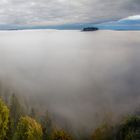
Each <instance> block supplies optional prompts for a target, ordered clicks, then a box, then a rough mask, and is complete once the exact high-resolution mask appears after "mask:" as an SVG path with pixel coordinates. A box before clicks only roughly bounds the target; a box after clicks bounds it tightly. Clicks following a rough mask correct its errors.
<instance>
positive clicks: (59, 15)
mask: <svg viewBox="0 0 140 140" xmlns="http://www.w3.org/2000/svg"><path fill="white" fill-rule="evenodd" d="M139 8H140V2H139V1H138V0H123V1H122V0H117V1H112V0H80V1H79V0H70V1H69V0H38V1H37V0H29V1H26V0H2V1H1V3H0V24H18V25H50V24H64V23H78V22H95V21H99V20H105V19H108V18H111V19H112V18H123V17H125V16H130V15H134V14H139Z"/></svg>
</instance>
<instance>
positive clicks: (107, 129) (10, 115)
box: [0, 94, 140, 140]
mask: <svg viewBox="0 0 140 140" xmlns="http://www.w3.org/2000/svg"><path fill="white" fill-rule="evenodd" d="M92 123H94V122H92ZM76 139H79V140H139V139H140V115H139V111H136V112H135V113H133V114H127V115H126V116H123V117H122V118H121V119H120V120H119V121H118V122H117V123H112V122H111V120H110V121H109V120H108V121H104V122H103V123H102V124H100V125H99V126H97V127H96V128H95V129H94V130H93V131H92V132H91V134H90V135H84V134H81V136H79V137H77V136H75V135H74V134H72V133H71V132H69V131H68V130H64V129H63V128H61V127H60V126H58V125H57V124H55V122H53V119H51V117H50V115H49V112H47V111H46V113H44V114H39V113H37V111H36V110H35V109H34V108H31V109H30V111H27V110H26V109H25V108H24V107H23V106H22V104H21V103H20V99H19V98H18V96H17V95H16V94H12V95H11V96H10V97H9V98H7V97H6V98H4V97H1V99H0V140H76Z"/></svg>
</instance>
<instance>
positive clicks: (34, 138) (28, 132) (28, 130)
mask: <svg viewBox="0 0 140 140" xmlns="http://www.w3.org/2000/svg"><path fill="white" fill-rule="evenodd" d="M41 139H42V128H41V125H40V124H39V123H37V122H36V121H35V120H34V119H32V118H30V117H28V116H26V117H21V118H20V120H19V123H18V126H17V130H16V133H15V136H14V140H41Z"/></svg>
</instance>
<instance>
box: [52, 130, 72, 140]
mask: <svg viewBox="0 0 140 140" xmlns="http://www.w3.org/2000/svg"><path fill="white" fill-rule="evenodd" d="M52 140H72V137H71V136H70V134H68V133H67V132H65V131H64V130H62V129H60V130H58V129H54V130H53V133H52Z"/></svg>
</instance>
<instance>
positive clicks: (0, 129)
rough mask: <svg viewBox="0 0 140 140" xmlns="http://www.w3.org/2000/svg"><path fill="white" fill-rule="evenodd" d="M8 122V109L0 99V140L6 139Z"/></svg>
mask: <svg viewBox="0 0 140 140" xmlns="http://www.w3.org/2000/svg"><path fill="white" fill-rule="evenodd" d="M8 122H9V109H8V107H7V106H6V105H5V104H4V102H3V101H2V100H1V99H0V140H3V139H4V138H5V137H6V132H7V129H8Z"/></svg>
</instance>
